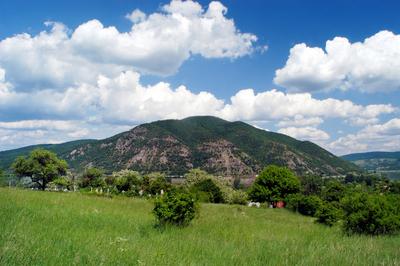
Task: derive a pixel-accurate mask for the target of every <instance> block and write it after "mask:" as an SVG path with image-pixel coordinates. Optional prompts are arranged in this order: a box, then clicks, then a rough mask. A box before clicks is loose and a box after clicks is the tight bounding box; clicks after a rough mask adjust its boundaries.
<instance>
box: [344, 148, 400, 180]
mask: <svg viewBox="0 0 400 266" xmlns="http://www.w3.org/2000/svg"><path fill="white" fill-rule="evenodd" d="M342 158H343V159H345V160H347V161H350V162H352V163H354V164H356V165H358V166H359V167H361V168H363V169H365V170H367V171H374V172H379V173H382V174H384V175H386V176H388V177H390V178H400V152H399V151H398V152H381V151H376V152H365V153H353V154H348V155H344V156H342Z"/></svg>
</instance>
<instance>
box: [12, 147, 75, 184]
mask: <svg viewBox="0 0 400 266" xmlns="http://www.w3.org/2000/svg"><path fill="white" fill-rule="evenodd" d="M12 169H13V170H14V172H15V174H16V175H17V176H18V177H30V178H31V180H32V182H34V183H36V184H37V185H38V186H39V188H40V189H42V190H45V189H46V186H47V184H48V183H49V182H51V181H53V180H54V179H56V178H58V177H60V176H63V175H65V174H66V173H67V169H68V164H67V162H66V161H64V160H61V159H59V158H58V157H57V155H56V154H55V153H53V152H51V151H48V150H44V149H36V150H33V151H32V152H31V153H30V154H29V156H28V157H24V156H20V157H18V158H17V159H15V161H14V163H13V165H12Z"/></svg>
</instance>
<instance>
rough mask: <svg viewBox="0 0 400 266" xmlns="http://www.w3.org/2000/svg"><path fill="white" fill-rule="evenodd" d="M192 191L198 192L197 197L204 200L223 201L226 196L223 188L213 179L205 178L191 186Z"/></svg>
mask: <svg viewBox="0 0 400 266" xmlns="http://www.w3.org/2000/svg"><path fill="white" fill-rule="evenodd" d="M191 191H192V192H193V193H195V194H196V197H197V199H199V200H200V201H203V202H211V203H222V202H224V198H223V195H222V192H221V189H220V188H219V187H218V186H217V185H216V184H215V182H214V181H213V180H212V179H205V180H202V181H200V182H198V183H196V184H194V185H193V186H192V187H191Z"/></svg>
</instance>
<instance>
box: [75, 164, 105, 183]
mask: <svg viewBox="0 0 400 266" xmlns="http://www.w3.org/2000/svg"><path fill="white" fill-rule="evenodd" d="M103 175H104V173H103V171H102V170H100V169H98V168H95V167H91V168H87V169H86V170H85V171H84V172H83V174H82V177H81V187H83V188H85V187H103V186H105V181H104V179H103Z"/></svg>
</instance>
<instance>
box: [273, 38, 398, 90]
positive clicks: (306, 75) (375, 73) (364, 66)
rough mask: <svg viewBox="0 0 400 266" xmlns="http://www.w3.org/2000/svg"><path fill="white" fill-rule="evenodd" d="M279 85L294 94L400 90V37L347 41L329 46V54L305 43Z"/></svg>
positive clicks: (281, 73) (291, 59)
mask: <svg viewBox="0 0 400 266" xmlns="http://www.w3.org/2000/svg"><path fill="white" fill-rule="evenodd" d="M274 81H275V83H276V84H278V85H281V86H283V87H285V88H288V89H289V90H291V91H297V92H298V91H318V90H330V89H336V88H340V89H342V90H347V89H358V90H360V91H363V92H381V91H390V90H399V89H400V35H396V34H394V33H392V32H390V31H381V32H378V33H377V34H375V35H373V36H371V37H369V38H367V39H365V40H364V42H356V43H350V41H349V40H348V39H346V38H343V37H335V38H334V39H333V40H329V41H327V42H326V46H325V50H323V49H322V48H319V47H308V46H307V45H306V44H304V43H301V44H297V45H295V46H294V47H293V48H292V49H291V50H290V55H289V58H288V60H287V62H286V65H285V66H284V67H283V68H282V69H278V70H277V71H276V75H275V79H274Z"/></svg>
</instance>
